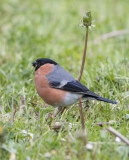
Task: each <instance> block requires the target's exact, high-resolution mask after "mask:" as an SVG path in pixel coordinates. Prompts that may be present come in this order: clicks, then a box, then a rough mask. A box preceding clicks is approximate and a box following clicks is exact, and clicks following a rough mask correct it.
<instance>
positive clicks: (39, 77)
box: [34, 64, 66, 106]
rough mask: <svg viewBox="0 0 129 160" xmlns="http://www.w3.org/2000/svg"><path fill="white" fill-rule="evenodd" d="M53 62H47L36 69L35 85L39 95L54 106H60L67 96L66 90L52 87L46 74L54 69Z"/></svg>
mask: <svg viewBox="0 0 129 160" xmlns="http://www.w3.org/2000/svg"><path fill="white" fill-rule="evenodd" d="M53 67H54V65H53V64H45V65H43V66H41V67H40V68H39V69H38V70H37V71H35V77H34V81H35V86H36V90H37V93H38V94H39V96H40V97H41V98H42V99H43V100H44V101H45V102H46V103H47V104H50V105H52V106H59V104H60V103H61V102H62V101H63V100H64V97H65V96H66V91H62V90H59V89H54V88H51V87H50V85H49V82H48V81H47V78H46V75H48V74H49V73H50V72H51V71H52V70H53Z"/></svg>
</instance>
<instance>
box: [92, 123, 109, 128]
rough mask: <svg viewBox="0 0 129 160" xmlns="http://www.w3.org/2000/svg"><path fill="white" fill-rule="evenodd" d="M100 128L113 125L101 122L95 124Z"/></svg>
mask: <svg viewBox="0 0 129 160" xmlns="http://www.w3.org/2000/svg"><path fill="white" fill-rule="evenodd" d="M94 124H96V125H98V126H100V127H103V125H110V124H111V123H110V122H99V123H94Z"/></svg>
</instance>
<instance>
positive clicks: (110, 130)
mask: <svg viewBox="0 0 129 160" xmlns="http://www.w3.org/2000/svg"><path fill="white" fill-rule="evenodd" d="M106 130H107V131H109V132H111V133H112V134H114V135H115V136H116V137H119V138H120V139H121V140H122V141H123V142H124V143H126V144H127V145H128V146H129V140H128V139H127V138H126V137H124V136H123V135H122V134H121V133H119V132H118V131H116V130H115V129H114V128H112V127H108V128H106Z"/></svg>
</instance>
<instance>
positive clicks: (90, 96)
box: [83, 93, 117, 104]
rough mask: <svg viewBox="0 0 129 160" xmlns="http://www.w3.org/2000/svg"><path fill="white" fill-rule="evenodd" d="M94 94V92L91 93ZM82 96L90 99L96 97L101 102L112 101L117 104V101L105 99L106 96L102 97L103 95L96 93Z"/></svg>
mask: <svg viewBox="0 0 129 160" xmlns="http://www.w3.org/2000/svg"><path fill="white" fill-rule="evenodd" d="M93 94H94V93H93ZM83 97H84V98H92V99H96V100H98V101H103V102H107V103H112V104H117V102H115V101H113V100H110V99H107V98H103V97H99V96H98V95H97V94H94V95H93V96H92V95H84V96H83Z"/></svg>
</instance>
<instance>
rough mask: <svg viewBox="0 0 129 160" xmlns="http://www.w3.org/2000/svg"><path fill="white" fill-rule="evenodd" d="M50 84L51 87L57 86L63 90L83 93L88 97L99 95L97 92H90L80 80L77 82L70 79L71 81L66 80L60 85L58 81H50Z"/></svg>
mask: <svg viewBox="0 0 129 160" xmlns="http://www.w3.org/2000/svg"><path fill="white" fill-rule="evenodd" d="M51 86H52V87H53V88H57V89H61V90H65V91H69V92H73V93H78V94H83V95H85V96H87V97H89V96H91V97H99V96H98V95H97V94H95V93H93V92H91V91H90V90H89V89H88V88H86V87H85V86H84V85H82V84H81V83H80V82H78V81H76V80H75V81H71V82H67V83H66V84H64V85H61V83H60V82H51Z"/></svg>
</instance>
